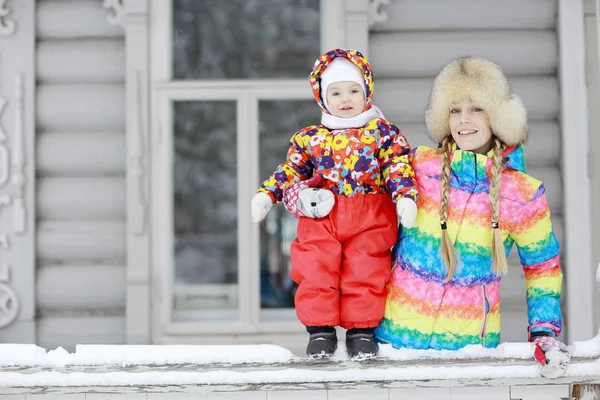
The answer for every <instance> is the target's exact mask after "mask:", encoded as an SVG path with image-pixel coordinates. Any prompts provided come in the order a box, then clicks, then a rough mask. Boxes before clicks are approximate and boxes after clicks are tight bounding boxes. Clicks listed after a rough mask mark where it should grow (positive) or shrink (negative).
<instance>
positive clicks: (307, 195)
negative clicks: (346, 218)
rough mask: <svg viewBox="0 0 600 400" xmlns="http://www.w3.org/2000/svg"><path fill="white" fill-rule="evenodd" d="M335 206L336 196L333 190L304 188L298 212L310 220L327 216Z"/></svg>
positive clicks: (299, 196) (298, 203)
mask: <svg viewBox="0 0 600 400" xmlns="http://www.w3.org/2000/svg"><path fill="white" fill-rule="evenodd" d="M334 204H335V196H334V195H333V192H332V191H331V190H327V189H319V188H304V189H302V190H300V193H299V194H298V202H297V206H298V210H299V211H300V212H301V213H302V214H304V215H305V216H307V217H309V218H323V217H325V216H327V215H328V214H329V213H330V212H331V209H332V208H333V205H334Z"/></svg>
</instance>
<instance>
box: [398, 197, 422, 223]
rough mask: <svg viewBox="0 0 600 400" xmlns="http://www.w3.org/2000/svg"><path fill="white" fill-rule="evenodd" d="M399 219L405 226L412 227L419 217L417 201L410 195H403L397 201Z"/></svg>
mask: <svg viewBox="0 0 600 400" xmlns="http://www.w3.org/2000/svg"><path fill="white" fill-rule="evenodd" d="M396 213H397V214H398V221H400V223H401V224H402V226H404V227H405V228H412V226H413V225H414V224H415V219H416V218H417V203H415V202H414V201H413V200H412V199H409V198H408V197H403V198H401V199H400V200H398V202H397V203H396Z"/></svg>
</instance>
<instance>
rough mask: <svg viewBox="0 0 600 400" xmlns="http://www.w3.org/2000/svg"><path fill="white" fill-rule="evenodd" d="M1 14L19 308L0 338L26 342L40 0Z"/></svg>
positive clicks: (0, 83)
mask: <svg viewBox="0 0 600 400" xmlns="http://www.w3.org/2000/svg"><path fill="white" fill-rule="evenodd" d="M1 14H2V18H0V19H2V21H1V23H0V25H2V26H1V27H0V42H1V44H0V154H1V155H2V163H1V164H0V167H1V168H3V169H4V172H3V173H0V204H1V205H2V207H1V208H2V212H0V232H1V235H0V240H1V241H2V246H1V249H0V251H1V252H2V255H1V256H2V259H3V267H2V269H3V271H2V273H0V280H1V282H0V284H2V285H6V286H7V288H8V290H10V291H14V295H15V298H14V299H13V300H14V301H15V304H17V305H18V307H17V308H15V309H14V310H15V311H16V312H15V313H13V314H12V315H10V317H9V316H8V315H7V316H5V318H2V320H1V321H0V324H2V325H3V328H2V329H0V340H2V341H6V340H10V341H14V342H16V343H22V342H24V341H25V342H27V341H30V340H31V339H32V338H34V335H35V299H34V295H35V277H34V274H35V258H34V254H35V233H34V229H33V226H35V225H34V224H35V220H36V215H35V195H34V193H35V182H34V179H35V178H34V177H35V160H34V154H35V153H34V148H35V122H34V121H35V119H34V101H35V100H34V99H35V97H34V95H35V70H34V66H35V61H34V60H35V42H36V40H35V23H34V19H35V1H34V0H24V1H21V2H19V3H12V2H9V3H7V2H3V4H2V13H1ZM9 201H10V207H8V203H9ZM19 335H20V336H19Z"/></svg>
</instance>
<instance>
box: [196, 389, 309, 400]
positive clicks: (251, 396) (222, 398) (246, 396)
mask: <svg viewBox="0 0 600 400" xmlns="http://www.w3.org/2000/svg"><path fill="white" fill-rule="evenodd" d="M306 395H307V396H310V395H311V391H310V390H308V391H307V393H306ZM206 400H267V392H258V391H257V392H208V393H206Z"/></svg>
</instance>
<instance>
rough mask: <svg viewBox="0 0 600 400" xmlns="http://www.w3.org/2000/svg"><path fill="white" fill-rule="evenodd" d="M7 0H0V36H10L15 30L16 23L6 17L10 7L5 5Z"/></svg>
mask: <svg viewBox="0 0 600 400" xmlns="http://www.w3.org/2000/svg"><path fill="white" fill-rule="evenodd" d="M7 1H8V0H0V36H11V35H12V34H13V33H15V31H16V30H17V24H16V22H15V21H13V20H12V19H8V18H7V15H8V14H10V12H11V11H10V8H8V6H7V5H6V2H7Z"/></svg>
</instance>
